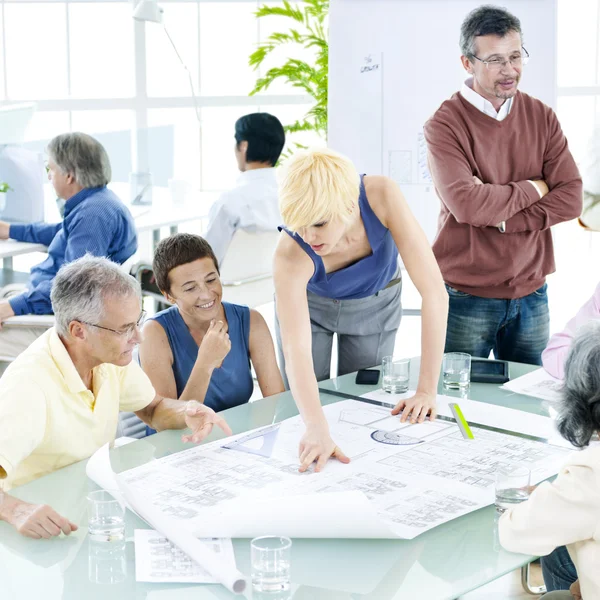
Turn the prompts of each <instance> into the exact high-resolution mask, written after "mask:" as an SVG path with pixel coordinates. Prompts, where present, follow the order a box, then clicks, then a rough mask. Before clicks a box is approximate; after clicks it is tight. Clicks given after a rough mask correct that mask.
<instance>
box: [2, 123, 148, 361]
mask: <svg viewBox="0 0 600 600" xmlns="http://www.w3.org/2000/svg"><path fill="white" fill-rule="evenodd" d="M47 152H48V166H47V170H48V179H49V180H50V181H51V182H52V185H53V186H54V190H55V192H56V195H57V196H58V198H59V200H63V201H66V202H65V204H64V215H63V220H62V221H61V222H60V223H51V224H50V223H33V224H29V225H18V224H14V223H12V224H9V223H6V222H3V221H0V239H2V240H5V239H8V238H11V239H14V240H17V241H20V242H33V243H37V244H44V246H48V257H47V258H46V260H44V261H43V262H42V263H40V264H39V265H36V266H35V267H33V268H32V269H31V277H30V279H29V283H28V284H27V286H26V288H25V289H24V290H23V292H22V293H18V295H13V296H11V297H9V298H8V300H2V301H0V323H2V322H4V321H5V320H6V319H8V318H9V317H12V316H14V315H27V314H34V315H48V314H52V305H51V303H50V288H51V286H52V280H53V279H54V277H55V275H56V273H57V272H58V269H60V267H61V266H62V265H63V264H64V263H68V262H70V261H73V260H75V259H77V258H79V257H81V256H83V255H84V254H86V253H90V254H93V255H94V256H106V257H108V258H110V259H111V260H113V261H115V262H117V263H124V262H125V261H126V260H127V259H128V258H129V257H131V256H133V254H134V253H135V251H136V250H137V234H136V230H135V224H134V222H133V217H132V216H131V213H130V212H129V210H128V209H127V207H126V206H125V205H124V204H123V203H122V202H121V201H120V200H119V198H118V197H117V196H116V195H115V194H114V193H113V192H112V191H111V190H109V189H108V188H107V187H106V186H107V185H108V183H109V182H110V179H111V168H110V161H109V159H108V154H107V153H106V150H105V149H104V147H103V146H102V144H100V142H98V140H96V139H94V138H93V137H91V136H89V135H86V134H85V133H64V134H62V135H59V136H56V137H55V138H54V139H52V140H51V141H50V143H49V144H48V148H47ZM5 297H6V295H5ZM46 329H47V326H44V325H41V326H35V324H33V325H32V327H30V328H25V327H7V328H5V329H3V330H2V332H1V333H0V356H2V357H8V358H14V357H15V356H18V355H19V353H20V352H22V351H23V350H24V349H25V348H27V346H29V344H30V343H31V342H32V341H33V340H35V339H36V338H37V337H38V336H39V335H41V334H42V333H44V331H46Z"/></svg>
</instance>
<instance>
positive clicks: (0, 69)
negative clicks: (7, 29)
mask: <svg viewBox="0 0 600 600" xmlns="http://www.w3.org/2000/svg"><path fill="white" fill-rule="evenodd" d="M2 21H3V17H2V11H1V10H0V31H3V30H4V26H3V22H2ZM5 96H6V90H5V87H4V47H3V45H2V44H0V100H4V98H5Z"/></svg>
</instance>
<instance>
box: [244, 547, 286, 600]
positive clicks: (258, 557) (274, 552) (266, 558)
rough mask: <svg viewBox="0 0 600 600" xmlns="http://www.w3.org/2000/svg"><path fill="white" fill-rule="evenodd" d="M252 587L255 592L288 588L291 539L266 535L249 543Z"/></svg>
mask: <svg viewBox="0 0 600 600" xmlns="http://www.w3.org/2000/svg"><path fill="white" fill-rule="evenodd" d="M250 548H251V554H252V587H253V589H254V590H256V591H257V592H282V591H286V590H289V589H290V559H291V549H292V540H290V538H287V537H280V536H272V535H267V536H263V537H258V538H254V539H253V540H252V542H251V543H250Z"/></svg>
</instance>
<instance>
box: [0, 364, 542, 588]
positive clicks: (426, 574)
mask: <svg viewBox="0 0 600 600" xmlns="http://www.w3.org/2000/svg"><path fill="white" fill-rule="evenodd" d="M418 362H419V361H418V359H413V365H412V368H411V373H413V374H414V376H413V381H412V385H413V386H414V385H415V384H416V374H418V372H419V364H418ZM535 368H537V367H533V366H529V365H519V364H515V363H513V364H511V376H512V377H518V376H520V375H523V374H525V373H527V372H529V371H531V370H533V369H535ZM320 385H321V386H324V387H329V388H332V389H338V390H341V391H344V392H347V393H353V394H357V395H359V394H364V393H366V392H367V391H370V390H372V389H376V387H375V386H357V385H356V384H355V383H354V374H350V375H345V376H343V377H339V378H337V379H334V380H330V381H327V382H322V383H321V384H320ZM440 393H441V388H440ZM469 397H470V398H472V399H474V400H480V401H482V402H488V403H491V404H497V405H501V406H508V407H510V408H516V409H521V410H524V411H528V412H532V413H536V414H542V415H544V416H548V411H547V409H546V405H545V403H544V402H542V401H540V400H536V399H535V398H531V397H526V396H520V395H517V394H514V393H511V392H507V391H505V390H500V389H499V388H498V387H497V386H494V385H491V384H472V386H471V391H470V394H469ZM321 400H322V402H323V404H330V403H332V402H336V401H337V399H336V398H335V397H334V396H328V395H326V394H323V395H322V397H321ZM296 414H297V409H296V406H295V404H294V401H293V399H292V397H291V394H290V393H289V392H285V393H283V394H279V395H277V396H272V397H270V398H265V399H262V400H258V401H256V402H253V403H250V404H245V405H242V406H238V407H236V408H233V409H230V410H227V411H224V413H223V416H224V417H225V418H226V419H227V421H228V423H229V424H230V426H231V428H232V429H233V432H234V433H239V432H242V431H246V430H249V429H253V428H255V427H259V426H261V425H265V424H269V423H272V422H274V421H280V420H282V419H286V418H288V417H291V416H294V415H296ZM216 437H218V436H217V435H212V436H211V438H210V439H216ZM184 447H189V445H184V444H182V442H181V433H180V432H177V431H164V432H162V433H159V434H156V435H153V436H151V437H149V438H145V439H143V440H139V441H137V442H135V443H132V444H129V445H127V446H125V447H122V448H119V449H116V450H113V451H111V459H112V463H113V468H115V470H116V471H123V470H126V469H129V468H132V467H134V466H138V465H140V464H144V463H146V462H148V461H150V460H152V459H154V458H160V457H161V456H165V455H168V454H171V453H173V452H178V451H179V450H181V449H183V448H184ZM85 464H86V461H84V462H81V463H76V464H74V465H71V466H69V467H66V468H64V469H61V470H60V471H57V472H55V473H53V474H51V475H48V476H46V477H42V478H41V479H38V480H37V481H33V482H31V483H29V484H27V485H25V486H22V487H20V488H16V489H15V490H13V491H12V492H11V493H13V494H14V495H15V496H17V497H19V498H22V499H23V500H26V501H29V502H35V503H47V504H49V505H50V506H52V507H53V508H55V509H56V510H57V511H58V512H59V513H62V514H64V515H65V516H67V517H69V518H70V519H71V520H74V521H75V522H76V523H78V524H79V525H80V530H79V531H78V532H77V533H75V534H73V535H71V536H70V537H69V538H64V537H61V538H58V539H54V540H49V541H47V540H29V539H26V538H23V537H21V536H20V535H19V534H17V533H16V532H15V531H14V530H12V529H11V528H10V527H9V526H8V525H7V524H5V523H0V578H1V581H2V592H3V593H2V598H4V597H6V598H10V600H39V598H44V600H80V599H81V598H85V599H86V600H96V599H97V600H106V599H107V598H110V599H111V600H132V599H134V598H135V599H137V600H142V599H147V600H154V599H155V598H156V600H191V599H192V598H193V599H194V600H209V599H210V600H216V599H220V600H224V599H229V598H240V596H234V595H233V594H230V593H229V592H227V590H225V588H223V587H222V586H217V585H191V584H149V583H136V581H135V558H134V552H133V543H132V541H131V540H132V536H133V530H134V529H136V528H142V529H147V528H148V526H147V525H146V524H145V523H144V522H143V521H141V520H140V519H138V518H137V517H136V516H134V515H133V514H132V513H131V512H129V511H128V512H127V517H126V521H127V529H126V537H127V540H128V542H127V544H126V550H125V552H124V553H123V555H122V559H121V563H119V564H123V563H126V565H127V568H126V577H125V579H124V580H123V581H121V582H119V583H115V584H114V585H100V584H97V583H93V582H92V581H90V577H92V579H93V578H94V577H95V573H96V572H97V571H96V569H97V568H98V565H99V564H100V565H101V562H100V563H99V562H98V557H97V556H96V555H95V549H94V547H93V546H92V547H90V544H89V541H88V537H87V535H86V530H87V527H86V519H85V516H84V515H85V508H86V506H85V495H86V493H87V492H88V490H92V489H95V487H96V486H95V485H94V484H93V483H92V482H91V481H89V480H88V479H87V477H86V474H85ZM494 515H495V509H494V507H493V506H490V507H487V508H485V509H482V510H478V511H476V512H474V513H471V514H468V515H465V516H463V517H460V518H458V519H455V520H453V521H451V522H449V523H446V524H444V525H441V526H439V527H436V528H435V529H432V530H431V531H428V532H427V533H425V534H423V535H421V536H419V537H417V538H416V539H414V540H410V541H408V540H399V541H397V540H310V539H297V540H294V545H293V549H292V582H293V589H294V593H293V595H291V596H290V597H289V598H290V600H292V599H293V600H332V599H333V600H404V599H406V598H426V599H427V600H446V599H453V598H457V597H458V596H461V595H463V594H466V593H467V592H470V591H472V590H474V589H477V588H479V587H481V586H483V585H485V584H486V583H489V582H490V581H493V580H494V579H497V578H498V577H501V576H503V575H505V574H506V573H509V572H511V571H513V570H515V569H518V568H520V567H522V566H523V565H525V564H527V563H528V562H530V561H531V560H532V559H533V557H531V556H525V555H519V554H511V553H509V552H506V551H504V550H502V549H500V548H499V546H498V543H497V541H496V540H495V538H494V535H495V534H494ZM265 533H268V532H265ZM234 547H235V552H236V559H237V564H238V567H239V569H240V570H241V571H242V572H244V573H246V574H249V573H250V544H249V540H234ZM107 560H108V557H107ZM107 566H108V563H106V564H105V565H104V567H105V568H107ZM277 600H282V599H281V598H278V599H277Z"/></svg>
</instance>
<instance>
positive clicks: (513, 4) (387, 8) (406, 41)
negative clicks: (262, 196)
mask: <svg viewBox="0 0 600 600" xmlns="http://www.w3.org/2000/svg"><path fill="white" fill-rule="evenodd" d="M480 4H482V2H481V1H478V0H332V2H331V11H330V54H329V136H328V143H329V146H330V147H331V148H333V149H335V150H338V151H339V152H342V153H344V154H346V155H348V156H349V157H350V158H351V159H352V160H353V161H354V162H355V164H356V166H357V168H358V169H359V171H360V172H367V173H370V174H382V175H388V176H391V177H393V178H394V179H395V180H396V181H397V182H398V184H399V185H400V187H401V189H402V190H403V192H404V194H405V196H406V197H407V199H408V201H409V203H410V205H411V208H412V210H413V212H414V213H415V215H416V217H417V219H418V220H419V222H420V223H421V226H422V227H423V228H424V229H425V232H426V233H427V235H428V237H429V239H430V240H432V239H433V237H434V235H435V231H436V221H437V216H438V212H439V201H438V199H437V196H436V195H435V191H434V189H433V186H432V185H431V184H430V181H429V180H428V173H427V170H426V148H425V145H424V143H422V140H421V141H420V134H421V133H422V128H423V124H424V123H425V121H426V120H427V119H428V118H429V117H430V116H431V115H432V114H433V112H435V110H436V109H437V108H438V106H439V105H440V104H441V103H442V102H443V101H444V100H445V99H446V98H449V97H450V96H451V95H452V94H453V93H454V92H456V91H458V90H459V89H460V86H461V84H462V82H463V81H464V79H465V71H464V70H463V68H462V65H461V63H460V60H459V57H460V50H459V46H458V40H459V35H460V25H461V23H462V21H463V19H464V17H465V16H466V14H467V13H468V12H469V11H470V10H472V9H473V8H475V7H477V6H479V5H480ZM501 4H502V6H505V7H506V8H507V9H508V10H510V11H512V12H513V13H514V14H515V15H517V16H518V17H519V19H520V20H521V25H522V29H523V32H524V45H525V47H526V48H527V50H528V51H529V53H530V55H531V61H530V63H529V64H528V65H527V67H526V71H525V74H524V76H523V81H522V84H521V89H522V90H523V91H525V92H528V93H530V94H532V95H534V96H536V97H537V98H540V99H541V100H543V101H544V102H546V103H547V104H549V105H550V106H553V107H554V106H555V103H556V12H557V11H556V0H503V2H502V3H501ZM367 56H370V62H368V59H367V60H365V59H366V57H367ZM375 64H379V67H378V68H377V69H375V70H369V69H372V68H373V65H375ZM361 70H362V71H363V72H361Z"/></svg>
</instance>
